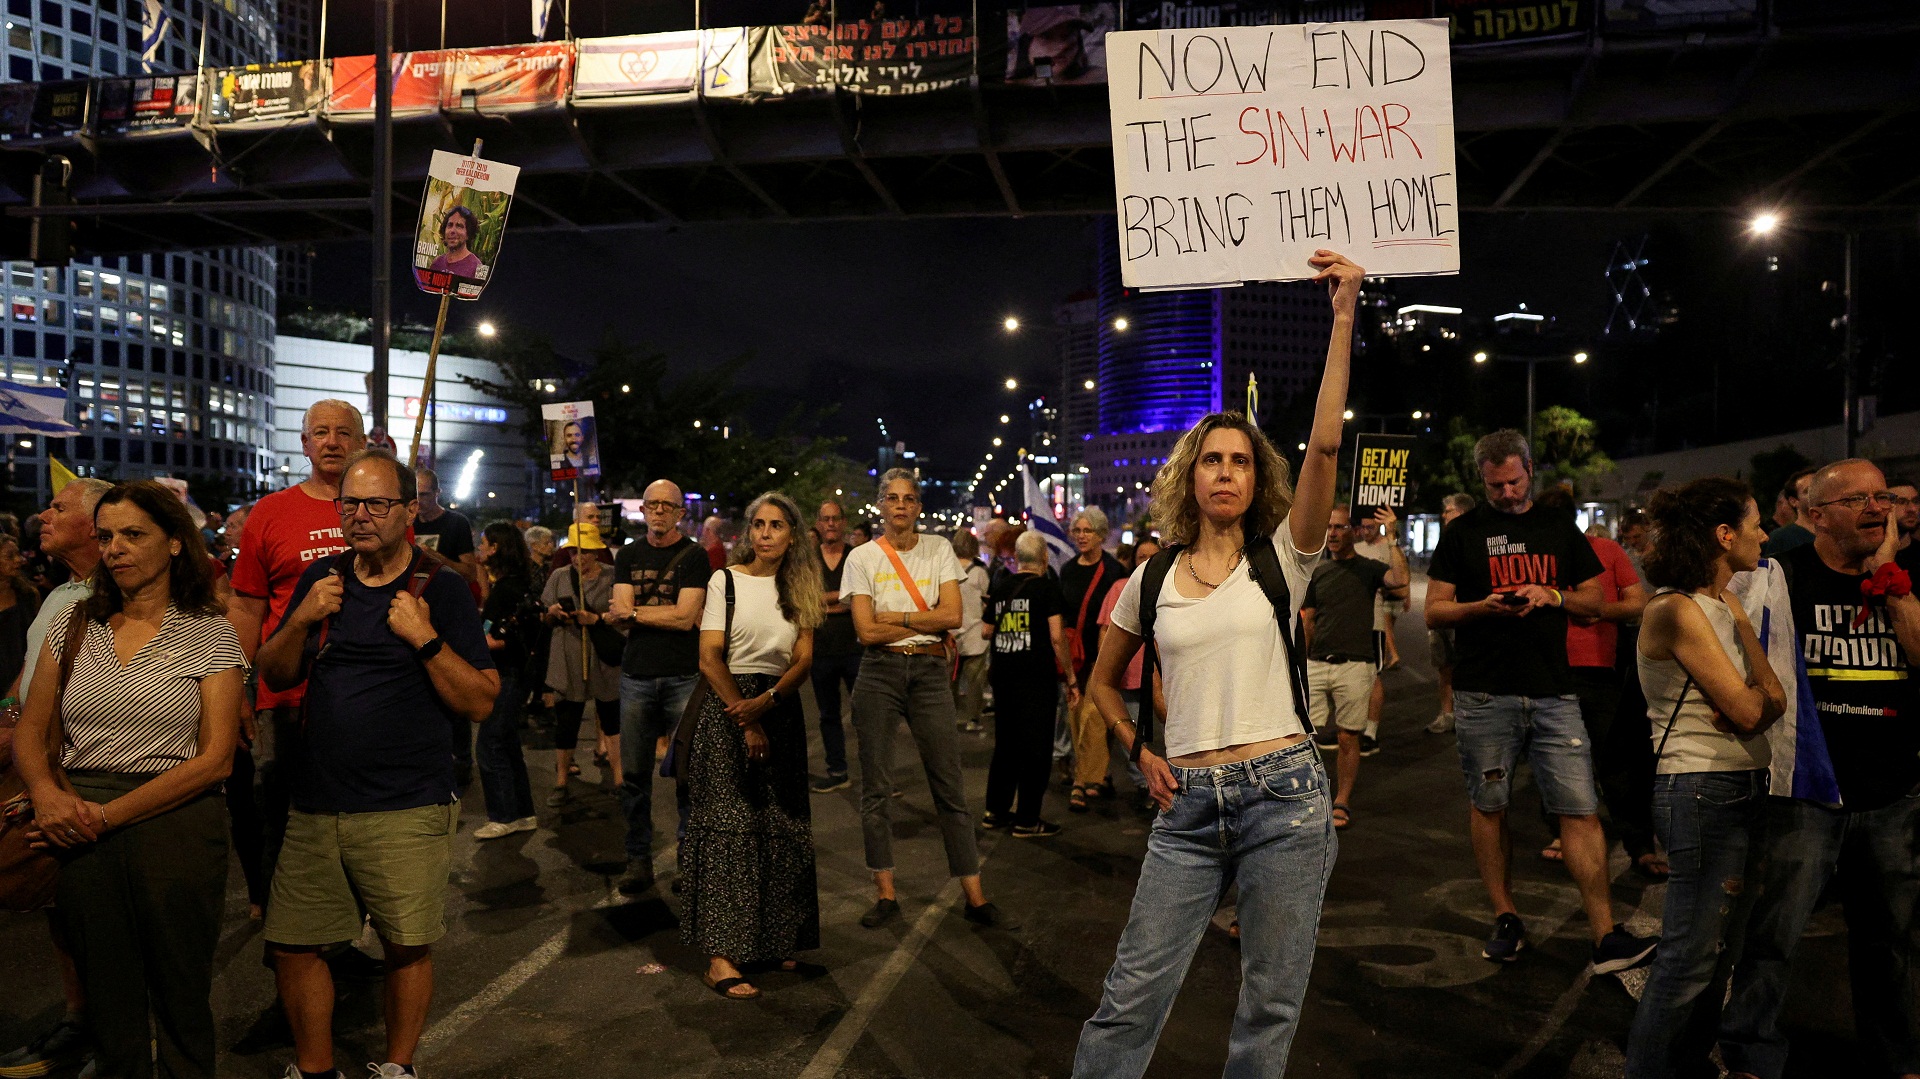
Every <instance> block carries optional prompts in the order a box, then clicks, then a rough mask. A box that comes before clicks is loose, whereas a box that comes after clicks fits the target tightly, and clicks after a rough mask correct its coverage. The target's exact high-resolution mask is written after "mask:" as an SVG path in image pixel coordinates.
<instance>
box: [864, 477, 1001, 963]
mask: <svg viewBox="0 0 1920 1079" xmlns="http://www.w3.org/2000/svg"><path fill="white" fill-rule="evenodd" d="M878 505H879V507H880V520H881V524H882V526H883V528H884V531H883V532H882V533H881V534H880V535H879V536H877V537H875V538H874V539H873V541H872V542H870V543H864V544H861V545H860V546H858V547H855V548H854V549H853V550H852V551H851V552H850V553H848V555H847V564H846V571H845V573H844V574H843V575H842V577H841V580H840V595H841V596H842V597H843V598H845V599H846V600H847V601H848V602H849V603H850V604H851V605H852V607H853V628H854V632H855V633H857V634H858V635H859V637H860V643H861V644H863V645H865V646H866V648H867V655H866V658H865V659H863V660H861V661H860V677H859V680H857V681H856V682H854V684H853V729H854V730H855V731H856V732H857V733H858V734H859V735H860V831H861V837H862V839H863V840H864V843H865V847H866V856H867V868H868V869H869V870H870V871H872V873H873V884H874V891H875V893H876V894H875V898H874V904H873V908H872V909H871V910H869V911H867V913H866V914H864V915H862V916H861V918H860V924H861V925H863V926H865V927H866V928H868V929H878V928H880V927H881V926H883V925H886V924H887V923H888V922H891V921H893V920H894V919H895V918H898V917H899V916H900V902H899V899H898V897H897V896H896V895H895V893H894V886H893V819H892V813H891V801H892V795H893V776H892V768H891V766H892V763H893V738H894V734H895V732H897V731H898V730H899V729H900V725H901V724H902V723H905V724H906V725H907V727H908V728H909V730H910V731H911V732H912V734H913V741H914V745H915V746H917V747H918V748H919V750H920V763H921V765H922V766H923V767H924V768H925V769H926V772H927V786H928V788H929V789H930V790H931V791H932V793H933V808H934V813H935V815H936V817H937V818H938V820H939V822H940V839H941V841H942V843H943V844H944V845H945V846H946V850H947V869H948V872H950V873H951V874H952V875H953V876H955V877H958V878H960V889H961V891H962V892H963V893H965V895H966V900H967V908H966V917H967V920H968V921H970V922H973V923H974V924H976V925H981V926H985V927H987V928H999V929H1011V928H1013V925H1012V923H1011V921H1010V920H1009V919H1008V918H1007V916H1006V915H1005V914H1004V913H1002V912H1001V910H1000V908H999V907H997V906H995V905H994V904H992V903H990V902H988V901H987V895H986V892H985V891H984V890H983V889H982V887H981V884H980V850H979V847H978V846H977V845H976V844H975V842H974V835H973V818H972V816H971V815H970V814H969V813H968V812H967V796H966V789H965V785H964V783H963V781H962V776H961V773H960V733H959V731H957V730H956V729H955V728H954V722H955V720H954V711H953V689H952V686H951V683H952V680H953V678H952V655H951V653H950V652H949V650H950V649H952V648H953V643H952V641H951V640H949V639H948V636H947V634H948V633H950V632H951V631H953V630H956V629H959V628H960V620H961V614H962V611H961V599H960V581H959V577H960V564H959V561H958V560H957V559H956V558H954V556H953V545H952V544H951V543H948V542H947V541H946V540H945V539H943V538H941V537H939V536H935V535H930V534H927V533H923V532H920V531H919V530H918V529H919V524H920V480H919V477H917V476H915V475H914V474H913V473H912V472H911V471H909V470H907V469H904V468H892V469H888V470H887V472H886V474H885V475H883V476H881V477H880V493H879V498H878Z"/></svg>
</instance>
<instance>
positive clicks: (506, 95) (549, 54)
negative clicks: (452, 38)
mask: <svg viewBox="0 0 1920 1079" xmlns="http://www.w3.org/2000/svg"><path fill="white" fill-rule="evenodd" d="M446 68H447V83H446V98H445V100H444V101H443V102H442V104H444V105H445V106H446V107H447V108H450V109H458V108H470V109H471V108H477V109H483V110H484V109H497V108H506V107H515V106H530V105H560V104H564V103H565V102H566V100H567V93H568V92H569V91H570V90H572V89H573V45H572V43H571V42H552V43H550V44H544V45H501V46H499V47H497V48H489V49H459V50H455V51H454V52H453V53H452V59H451V61H450V62H449V63H448V64H447V65H446Z"/></svg>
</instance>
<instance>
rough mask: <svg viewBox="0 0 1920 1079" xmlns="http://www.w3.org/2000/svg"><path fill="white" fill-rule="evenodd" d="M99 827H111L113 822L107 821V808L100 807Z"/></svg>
mask: <svg viewBox="0 0 1920 1079" xmlns="http://www.w3.org/2000/svg"><path fill="white" fill-rule="evenodd" d="M100 827H102V828H111V827H113V822H112V821H110V820H108V819H107V807H106V806H101V807H100Z"/></svg>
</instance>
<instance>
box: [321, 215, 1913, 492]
mask: <svg viewBox="0 0 1920 1079" xmlns="http://www.w3.org/2000/svg"><path fill="white" fill-rule="evenodd" d="M402 224H404V223H402ZM1110 227H1112V225H1111V219H1110V218H1101V219H1092V218H1085V219H1082V218H1066V217H1050V218H1028V219H1024V220H1011V219H991V218H990V219H979V220H938V221H908V222H892V221H872V222H861V223H852V224H848V223H839V224H831V225H814V224H774V223H767V224H740V225H699V226H690V227H685V228H680V229H675V230H634V231H632V232H624V233H621V232H600V233H592V234H585V235H558V234H525V235H519V236H510V237H509V240H508V243H507V247H506V250H505V254H504V258H503V261H502V263H501V271H500V275H499V277H498V278H497V279H496V281H495V283H494V284H493V285H492V286H491V287H490V288H489V289H488V290H487V294H486V296H485V298H484V299H483V300H482V301H481V302H479V303H477V304H471V305H468V304H457V305H455V318H456V319H466V320H467V321H468V322H469V323H471V322H477V321H478V320H479V319H481V318H483V317H484V318H491V319H494V320H496V321H499V322H502V323H504V324H509V325H512V326H514V327H517V328H520V329H533V330H536V331H538V332H541V333H545V334H547V335H548V336H549V337H551V339H552V340H553V341H554V343H555V346H556V347H557V348H558V349H559V350H560V351H561V352H562V353H564V354H569V355H576V356H585V355H587V354H588V353H589V352H590V351H591V349H592V347H593V346H594V344H595V343H596V342H598V341H599V339H600V337H601V335H602V334H603V333H604V332H605V331H606V330H608V329H609V328H611V329H612V330H614V331H615V332H616V333H618V334H620V335H622V336H623V337H625V338H626V339H628V340H631V341H635V342H638V343H641V344H643V345H646V346H648V347H650V348H652V349H655V350H658V351H660V352H663V353H665V354H666V355H667V356H669V357H670V358H671V360H672V362H673V364H674V366H675V367H676V369H678V370H693V369H694V368H695V367H696V366H697V365H699V364H702V363H706V362H711V361H713V360H716V359H723V358H727V357H732V356H737V355H742V354H749V355H751V356H752V357H753V361H752V362H751V364H750V365H749V366H748V367H747V369H746V372H745V375H744V378H745V379H746V381H747V383H748V385H749V386H750V387H751V388H753V389H755V390H757V391H759V394H758V396H759V401H758V404H757V406H756V413H755V414H754V415H753V416H751V417H750V419H751V420H752V421H753V422H754V423H755V425H756V426H758V427H762V428H768V427H771V425H772V424H773V423H774V422H775V421H777V420H778V419H779V417H780V416H782V415H783V414H784V413H785V411H786V410H787V408H788V407H789V405H790V404H791V403H792V402H793V401H795V400H798V401H802V402H805V403H808V404H812V405H824V404H833V405H837V406H838V411H837V414H836V415H835V417H834V418H833V419H832V420H831V421H830V422H829V427H828V430H827V431H826V432H824V433H827V434H832V435H839V436H843V437H845V438H846V439H847V444H846V447H845V452H847V454H848V455H849V456H852V457H854V458H856V459H861V458H865V457H868V456H869V455H870V454H871V453H872V448H873V447H874V446H875V445H877V444H878V430H877V428H876V426H875V424H874V422H873V421H874V418H875V417H876V416H884V417H885V418H886V421H887V424H888V428H889V430H890V431H892V432H893V434H894V437H896V438H899V439H904V440H905V441H906V442H907V443H908V445H909V447H910V448H913V449H916V450H918V451H919V452H921V453H922V454H927V455H931V456H932V459H933V460H932V470H933V473H934V474H935V475H942V476H945V475H955V476H957V475H964V474H967V473H970V472H971V470H972V468H973V467H974V465H975V464H977V463H978V461H979V458H980V454H981V453H983V452H985V450H986V449H987V448H988V447H987V442H988V440H989V439H990V438H991V437H992V436H993V435H994V434H995V433H997V430H996V429H997V428H998V423H997V420H998V417H999V414H1000V413H1001V412H1003V411H1007V410H1009V408H1010V407H1011V406H1013V405H1014V404H1016V402H1015V399H1014V395H1011V394H1008V393H1007V392H1005V391H1004V390H1003V389H1002V388H1001V382H1002V380H1003V379H1005V378H1006V377H1007V376H1008V375H1015V376H1018V377H1021V378H1023V379H1036V380H1037V379H1039V378H1042V377H1045V376H1046V375H1047V373H1048V371H1049V368H1050V367H1051V360H1050V357H1051V348H1052V345H1051V338H1050V336H1049V335H1043V334H1040V333H1028V334H1022V335H1020V336H1018V337H1010V336H1009V335H1008V334H1006V333H1005V332H1004V331H1003V330H1002V329H1001V327H1000V322H1001V320H1002V319H1003V318H1004V317H1005V316H1006V315H1008V314H1017V315H1019V316H1020V317H1021V318H1022V319H1024V320H1027V321H1028V322H1030V323H1031V322H1035V321H1040V322H1045V321H1046V320H1048V319H1049V318H1050V313H1051V309H1052V307H1053V305H1054V304H1055V303H1057V302H1058V301H1059V300H1060V299H1062V298H1063V297H1065V296H1067V295H1068V294H1070V293H1072V292H1074V291H1076V290H1078V289H1083V288H1088V287H1090V286H1091V285H1092V282H1093V250H1094V237H1095V231H1094V230H1095V229H1097V228H1110ZM1642 235H1651V237H1652V242H1651V245H1650V248H1649V253H1650V255H1651V257H1652V265H1651V266H1649V267H1648V270H1647V274H1648V278H1649V280H1650V282H1651V283H1652V285H1653V287H1654V289H1655V290H1656V291H1657V292H1661V293H1666V294H1670V295H1671V298H1672V300H1673V303H1674V304H1675V305H1676V306H1677V307H1678V308H1679V312H1680V319H1679V321H1678V323H1676V324H1675V325H1674V326H1673V327H1671V328H1669V329H1668V330H1667V331H1665V332H1664V333H1663V334H1662V336H1661V338H1660V339H1658V340H1656V341H1654V342H1652V343H1643V344H1640V345H1637V346H1633V347H1627V346H1624V345H1622V344H1619V343H1617V342H1611V341H1608V340H1606V339H1604V338H1602V337H1601V336H1600V334H1599V330H1600V327H1601V326H1602V325H1603V324H1604V323H1605V321H1606V317H1607V314H1608V311H1609V308H1610V306H1611V297H1610V294H1609V293H1608V291H1607V289H1606V282H1605V279H1604V276H1603V270H1604V268H1605V266H1606V264H1607V259H1608V256H1609V255H1610V254H1611V252H1612V248H1613V243H1614V241H1615V240H1616V239H1619V238H1629V239H1637V238H1638V237H1640V236H1642ZM1917 248H1920V244H1916V242H1915V238H1914V235H1913V233H1912V232H1911V231H1908V232H1905V233H1902V234H1892V235H1889V234H1884V233H1883V234H1877V235H1870V236H1868V237H1867V238H1866V239H1865V240H1864V241H1863V245H1862V254H1861V261H1860V266H1861V278H1860V294H1861V300H1860V303H1861V320H1860V326H1861V333H1862V338H1863V340H1862V346H1861V350H1860V356H1861V370H1862V372H1863V377H1864V379H1865V383H1864V384H1865V387H1866V390H1869V391H1870V390H1872V389H1875V388H1877V389H1879V390H1880V392H1881V394H1882V400H1881V403H1880V410H1881V411H1882V412H1893V411H1899V410H1902V409H1911V408H1916V407H1920V385H1916V379H1915V377H1914V375H1912V374H1911V373H1910V372H1911V370H1912V368H1913V367H1914V365H1913V364H1912V363H1911V359H1912V355H1913V353H1912V346H1911V339H1910V337H1909V336H1908V335H1907V334H1906V333H1905V331H1904V330H1902V329H1901V328H1900V327H1899V326H1898V325H1897V324H1895V323H1893V322H1892V320H1891V318H1882V317H1880V314H1881V312H1883V311H1884V312H1886V313H1887V314H1888V315H1889V316H1890V315H1892V314H1893V313H1895V312H1897V311H1898V309H1899V305H1900V304H1902V303H1904V302H1906V301H1905V300H1904V296H1905V293H1906V288H1905V286H1904V285H1903V284H1902V282H1904V281H1909V280H1912V278H1913V274H1914V273H1915V272H1916V271H1920V250H1916V249H1917ZM1462 249H1463V253H1464V260H1465V261H1464V270H1463V273H1462V274H1461V275H1460V276H1458V277H1447V278H1426V279H1407V280H1401V281H1398V282H1395V283H1394V286H1393V287H1394V290H1395V292H1396V293H1397V299H1398V301H1399V302H1401V303H1408V302H1415V301H1426V302H1436V303H1448V304H1456V305H1459V306H1463V307H1465V308H1467V310H1468V312H1469V315H1470V316H1471V315H1478V316H1480V317H1481V318H1487V317H1490V316H1491V315H1492V314H1494V313H1497V312H1499V311H1505V310H1510V309H1512V307H1513V305H1515V304H1518V303H1521V302H1525V303H1527V304H1528V305H1529V307H1530V309H1531V310H1534V311H1538V312H1543V313H1547V314H1551V315H1554V316H1556V317H1557V318H1558V319H1559V320H1560V326H1561V330H1562V332H1563V334H1565V336H1566V339H1567V340H1568V341H1570V342H1573V343H1577V344H1578V345H1579V346H1580V347H1586V348H1590V349H1591V350H1592V351H1593V352H1594V354H1595V357H1596V362H1595V363H1593V364H1591V365H1589V366H1588V367H1587V368H1585V369H1583V370H1579V371H1575V370H1574V369H1572V368H1571V367H1568V368H1566V369H1565V370H1564V371H1563V370H1555V369H1550V368H1543V369H1542V371H1541V377H1540V393H1539V399H1540V404H1541V405H1543V406H1544V405H1546V404H1552V403H1565V404H1569V405H1572V406H1573V407H1575V408H1578V409H1580V410H1581V411H1583V412H1586V413H1587V414H1589V415H1591V416H1594V417H1595V418H1597V419H1598V420H1599V421H1600V424H1601V439H1602V442H1603V444H1604V445H1605V446H1606V448H1607V449H1608V450H1609V452H1611V453H1613V454H1615V455H1616V456H1621V455H1625V454H1628V453H1632V452H1647V451H1649V450H1651V449H1654V448H1659V449H1670V448H1675V447H1677V446H1680V445H1685V444H1705V443H1710V442H1714V441H1723V440H1726V439H1733V438H1744V437H1751V436H1754V435H1760V434H1767V433H1773V432H1779V431H1787V430H1792V429H1795V428H1799V427H1809V426H1817V425H1819V424H1822V423H1830V422H1834V421H1835V419H1836V418H1837V412H1838V400H1839V396H1840V394H1839V381H1838V375H1837V373H1836V371H1835V370H1834V368H1833V365H1832V362H1831V360H1832V356H1833V354H1834V352H1835V350H1836V346H1835V342H1836V340H1837V339H1836V338H1835V337H1834V336H1833V335H1832V334H1831V332H1829V331H1828V330H1827V329H1826V323H1827V319H1828V318H1830V317H1831V314H1832V312H1831V311H1830V310H1828V309H1827V308H1826V307H1824V306H1823V304H1824V303H1825V302H1826V301H1824V300H1823V298H1822V296H1821V293H1820V284H1821V281H1822V279H1823V278H1830V277H1833V276H1837V274H1838V268H1839V264H1840V246H1839V240H1838V239H1837V238H1836V237H1833V236H1830V235H1826V236H1819V235H1816V236H1803V237H1797V238H1796V237H1785V238H1782V239H1781V240H1779V241H1777V242H1774V243H1771V244H1769V245H1765V246H1762V245H1760V244H1756V243H1754V242H1753V241H1751V240H1750V239H1748V238H1747V237H1745V236H1743V235H1742V234H1741V232H1740V229H1739V222H1738V221H1737V220H1735V219H1733V218H1715V219H1709V220H1691V219H1690V220H1683V221H1675V220H1660V219H1644V220H1643V219H1633V218H1623V217H1620V216H1617V215H1584V216H1583V215H1567V214H1551V215H1534V216H1530V217H1521V216H1503V217H1494V216H1490V215H1484V214H1469V215H1467V217H1466V222H1465V228H1464V237H1463V243H1462ZM1769 253H1773V254H1779V255H1780V256H1781V269H1780V270H1778V271H1771V272H1770V271H1768V270H1767V269H1766V265H1767V264H1766V256H1767V255H1768V254H1769ZM318 256H319V257H318V260H317V263H316V266H315V269H316V273H315V288H316V293H317V295H316V299H317V300H318V301H320V302H322V303H335V304H342V305H348V306H353V307H359V308H364V307H365V306H366V304H367V298H366V296H365V285H364V282H365V281H366V269H365V266H366V253H365V247H364V246H363V245H357V244H339V245H334V246H331V247H324V248H321V249H320V250H319V253H318ZM394 280H395V282H396V285H397V286H400V287H402V288H403V287H404V283H405V282H406V280H407V277H406V275H405V272H404V268H403V267H399V266H398V265H396V272H395V275H394ZM395 295H396V316H397V317H400V318H402V319H409V320H412V321H415V322H422V323H424V322H428V321H430V320H431V318H432V314H433V303H432V301H430V300H428V299H427V298H425V297H424V296H422V295H420V294H418V293H415V292H413V291H412V290H411V289H405V290H404V291H399V290H397V291H396V294H395ZM1493 366H1494V367H1495V368H1498V369H1494V370H1484V369H1483V370H1479V371H1476V370H1474V369H1473V368H1472V366H1471V365H1470V364H1468V363H1466V362H1465V361H1464V360H1463V359H1461V358H1460V357H1458V356H1456V357H1453V358H1452V359H1451V360H1449V359H1446V358H1442V357H1439V356H1433V357H1419V358H1417V359H1416V360H1415V361H1414V362H1412V363H1411V364H1410V365H1408V366H1399V367H1395V366H1393V365H1388V364H1383V363H1378V362H1374V363H1369V364H1365V365H1362V367H1361V368H1360V370H1359V371H1358V372H1357V375H1356V382H1355V386H1354V399H1355V402H1356V407H1362V408H1364V409H1367V410H1375V411H1390V410H1395V409H1400V408H1403V407H1407V408H1411V407H1424V408H1426V409H1428V410H1435V411H1441V412H1442V414H1443V415H1445V414H1446V412H1447V410H1449V409H1451V410H1453V411H1456V412H1460V413H1464V414H1467V415H1468V418H1469V419H1471V420H1473V421H1474V422H1475V423H1477V424H1480V425H1482V426H1493V425H1498V424H1516V425H1517V424H1519V423H1520V422H1521V420H1522V419H1523V412H1524V408H1523V405H1522V401H1523V399H1524V390H1523V389H1522V388H1521V387H1522V382H1521V374H1520V369H1519V368H1518V367H1516V366H1502V365H1493ZM1716 368H1717V375H1718V383H1717V390H1718V401H1719V409H1718V413H1717V416H1718V430H1717V431H1716V430H1715V429H1714V417H1715V415H1716V413H1715V410H1714V408H1713V401H1714V399H1715V390H1716V382H1715V378H1716ZM1876 374H1877V385H1876V382H1875V380H1876ZM1055 377H1057V376H1055ZM1462 386H1466V387H1468V388H1470V389H1472V391H1473V392H1472V393H1471V394H1469V395H1463V393H1462V391H1461V390H1460V389H1459V387H1462ZM1809 402H1811V404H1810V403H1809ZM1829 404H1831V405H1832V407H1831V408H1829V407H1828V405H1829ZM1656 406H1657V411H1656Z"/></svg>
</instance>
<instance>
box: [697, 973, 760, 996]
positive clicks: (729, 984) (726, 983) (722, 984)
mask: <svg viewBox="0 0 1920 1079" xmlns="http://www.w3.org/2000/svg"><path fill="white" fill-rule="evenodd" d="M700 980H701V981H702V982H704V983H705V984H706V987H707V988H708V989H711V990H713V991H714V992H716V993H718V994H720V995H721V996H723V997H726V998H727V999H728V1000H752V999H754V998H755V997H758V996H759V995H760V990H759V989H758V988H756V987H755V986H754V984H753V983H752V982H750V981H748V980H746V979H745V978H722V979H720V980H719V981H717V982H709V981H707V979H706V978H705V977H702V978H701V979H700ZM743 985H744V986H746V987H747V988H748V989H752V990H753V992H751V993H736V992H734V990H735V989H738V988H739V987H740V986H743Z"/></svg>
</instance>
